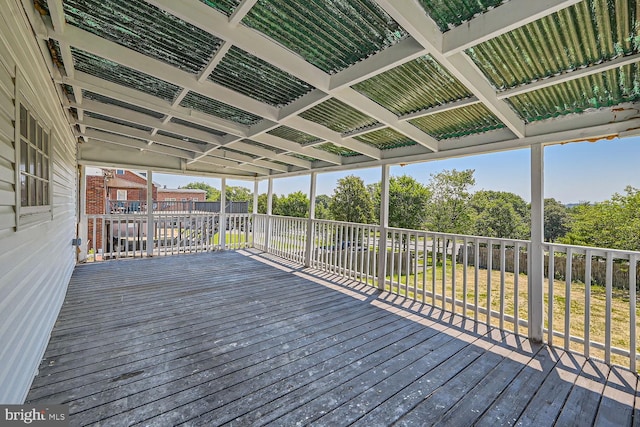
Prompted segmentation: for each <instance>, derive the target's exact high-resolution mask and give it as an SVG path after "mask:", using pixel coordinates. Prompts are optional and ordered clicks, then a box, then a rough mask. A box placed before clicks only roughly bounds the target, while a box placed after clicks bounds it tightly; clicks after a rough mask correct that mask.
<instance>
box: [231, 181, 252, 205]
mask: <svg viewBox="0 0 640 427" xmlns="http://www.w3.org/2000/svg"><path fill="white" fill-rule="evenodd" d="M224 194H225V196H226V198H227V201H228V202H250V201H251V200H252V199H253V193H252V192H251V190H249V189H248V188H246V187H241V186H233V185H229V186H227V187H226V188H225V191H224Z"/></svg>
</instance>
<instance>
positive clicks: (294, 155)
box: [287, 154, 318, 162]
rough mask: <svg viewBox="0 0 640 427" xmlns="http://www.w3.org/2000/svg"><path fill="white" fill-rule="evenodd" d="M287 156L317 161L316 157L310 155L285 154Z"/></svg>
mask: <svg viewBox="0 0 640 427" xmlns="http://www.w3.org/2000/svg"><path fill="white" fill-rule="evenodd" d="M287 156H291V157H295V158H297V159H301V160H306V161H308V162H317V161H318V159H315V158H313V157H310V156H305V155H304V154H287Z"/></svg>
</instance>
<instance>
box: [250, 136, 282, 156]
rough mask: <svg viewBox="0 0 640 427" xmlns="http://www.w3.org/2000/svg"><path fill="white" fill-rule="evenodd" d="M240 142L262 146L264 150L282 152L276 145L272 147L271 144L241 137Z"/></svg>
mask: <svg viewBox="0 0 640 427" xmlns="http://www.w3.org/2000/svg"><path fill="white" fill-rule="evenodd" d="M242 142H244V143H247V144H249V145H253V146H254V147H260V148H264V149H265V150H269V151H273V152H274V153H277V154H280V153H284V150H281V149H279V148H276V147H272V146H271V145H267V144H263V143H261V142H257V141H253V140H251V139H243V140H242Z"/></svg>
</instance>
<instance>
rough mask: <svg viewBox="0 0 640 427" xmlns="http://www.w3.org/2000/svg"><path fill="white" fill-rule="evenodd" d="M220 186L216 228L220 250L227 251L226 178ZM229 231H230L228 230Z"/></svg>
mask: <svg viewBox="0 0 640 427" xmlns="http://www.w3.org/2000/svg"><path fill="white" fill-rule="evenodd" d="M221 181H222V182H221V184H220V226H219V227H218V244H219V245H220V249H221V250H225V249H227V178H222V180H221ZM229 231H231V230H229Z"/></svg>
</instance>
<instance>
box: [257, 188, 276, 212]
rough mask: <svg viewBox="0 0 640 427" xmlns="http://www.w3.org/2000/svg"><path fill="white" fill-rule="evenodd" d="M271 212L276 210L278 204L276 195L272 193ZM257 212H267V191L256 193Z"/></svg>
mask: <svg viewBox="0 0 640 427" xmlns="http://www.w3.org/2000/svg"><path fill="white" fill-rule="evenodd" d="M271 203H272V206H271V209H272V212H274V213H275V212H276V208H277V206H278V195H276V194H274V195H273V198H272V201H271ZM258 213H259V214H266V213H267V193H262V194H259V195H258Z"/></svg>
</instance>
